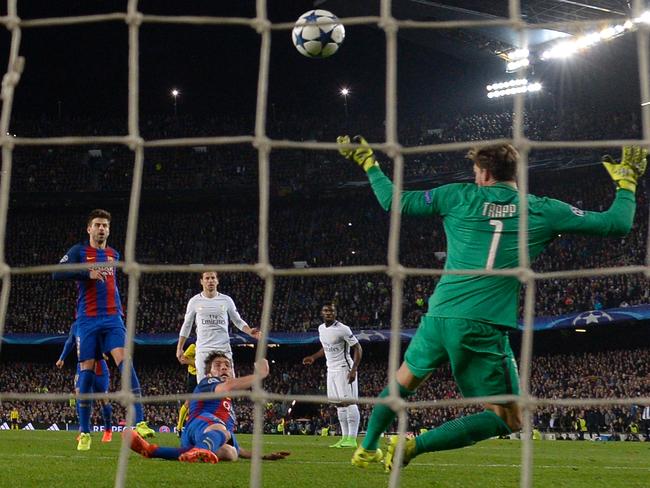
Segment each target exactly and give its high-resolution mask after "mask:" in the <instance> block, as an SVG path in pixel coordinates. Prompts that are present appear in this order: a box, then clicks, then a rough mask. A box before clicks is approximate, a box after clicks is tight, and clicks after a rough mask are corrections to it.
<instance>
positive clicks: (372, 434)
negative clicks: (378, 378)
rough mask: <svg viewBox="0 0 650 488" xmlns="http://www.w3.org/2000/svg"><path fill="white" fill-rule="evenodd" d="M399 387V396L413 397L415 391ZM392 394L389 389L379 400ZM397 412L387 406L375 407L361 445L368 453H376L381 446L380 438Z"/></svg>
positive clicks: (382, 393)
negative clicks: (378, 446) (379, 445)
mask: <svg viewBox="0 0 650 488" xmlns="http://www.w3.org/2000/svg"><path fill="white" fill-rule="evenodd" d="M397 386H398V387H399V396H400V397H402V398H407V397H410V396H411V395H413V393H415V392H413V391H411V390H409V389H407V388H404V387H403V386H402V385H400V384H398V385H397ZM389 394H390V392H389V391H388V387H386V388H384V390H383V391H382V392H381V393H380V394H379V398H385V397H387V396H388V395H389ZM395 415H396V414H395V412H394V411H393V410H391V408H390V407H387V406H386V405H375V408H373V409H372V413H371V414H370V420H369V421H368V431H367V432H366V437H365V438H364V439H363V442H362V443H361V445H362V446H363V448H364V449H365V450H367V451H374V450H375V449H377V445H378V444H379V437H381V435H382V434H383V433H384V432H385V431H386V429H387V428H388V426H389V425H390V424H391V423H392V422H393V420H395Z"/></svg>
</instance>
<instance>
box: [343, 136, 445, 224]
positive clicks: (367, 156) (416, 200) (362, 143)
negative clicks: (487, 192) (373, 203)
mask: <svg viewBox="0 0 650 488" xmlns="http://www.w3.org/2000/svg"><path fill="white" fill-rule="evenodd" d="M336 142H337V143H338V144H339V153H340V154H341V155H342V156H343V157H345V158H346V159H349V160H350V161H354V162H355V163H356V164H358V165H359V167H361V168H362V169H363V170H364V171H365V172H366V174H367V175H368V179H369V180H370V185H371V186H372V190H373V192H374V193H375V196H376V197H377V200H378V201H379V204H380V205H381V206H382V208H383V209H384V210H390V207H391V204H392V201H393V182H392V181H391V180H390V178H388V177H387V176H386V175H385V174H384V172H383V171H382V170H381V168H380V167H379V163H378V162H377V160H376V158H375V154H374V151H373V150H372V148H371V147H370V145H369V144H368V142H367V141H366V140H365V139H364V138H363V137H362V136H355V137H354V138H353V139H352V140H350V137H349V136H347V135H346V136H339V137H337V139H336ZM456 186H458V185H456V184H452V185H444V186H441V187H439V188H436V189H432V190H427V191H403V192H402V195H401V210H402V213H404V214H409V215H434V214H443V213H444V210H445V208H446V206H447V205H449V204H450V203H452V201H454V200H453V199H454V196H453V195H454V192H453V188H454V187H456ZM449 190H452V191H451V192H450V191H449ZM450 198H451V199H452V200H450Z"/></svg>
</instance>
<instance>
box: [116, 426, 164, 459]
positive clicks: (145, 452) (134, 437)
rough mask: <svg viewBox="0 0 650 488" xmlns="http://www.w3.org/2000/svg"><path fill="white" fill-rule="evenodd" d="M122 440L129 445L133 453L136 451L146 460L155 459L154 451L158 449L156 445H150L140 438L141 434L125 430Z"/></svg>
mask: <svg viewBox="0 0 650 488" xmlns="http://www.w3.org/2000/svg"><path fill="white" fill-rule="evenodd" d="M122 438H123V439H124V441H125V442H128V443H129V447H130V448H131V450H132V451H135V452H137V453H138V454H140V455H141V456H144V457H146V458H150V457H153V454H154V451H155V450H156V448H157V447H158V446H157V445H156V444H149V443H148V442H147V441H145V440H144V439H143V438H142V437H141V436H140V434H138V433H137V432H136V431H134V430H132V429H124V431H123V432H122Z"/></svg>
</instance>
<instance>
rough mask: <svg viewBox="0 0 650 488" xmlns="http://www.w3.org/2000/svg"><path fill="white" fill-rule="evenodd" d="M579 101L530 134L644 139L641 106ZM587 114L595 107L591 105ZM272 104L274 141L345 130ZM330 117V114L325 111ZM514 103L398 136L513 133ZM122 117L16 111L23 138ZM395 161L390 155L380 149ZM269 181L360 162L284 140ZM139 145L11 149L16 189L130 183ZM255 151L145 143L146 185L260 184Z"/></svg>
mask: <svg viewBox="0 0 650 488" xmlns="http://www.w3.org/2000/svg"><path fill="white" fill-rule="evenodd" d="M583 113H584V111H583V110H579V109H578V110H570V109H567V110H560V111H558V110H553V109H545V108H537V109H535V110H534V111H530V112H527V113H526V115H525V119H524V122H525V124H524V129H525V134H526V136H527V137H529V138H530V139H532V140H547V141H554V140H598V139H600V140H603V139H635V138H640V136H641V133H640V122H639V115H638V114H637V113H635V112H622V111H612V112H608V113H606V114H602V116H600V117H594V116H590V117H584V116H582V114H583ZM590 113H591V112H590ZM323 116H324V115H323V114H313V115H310V114H309V113H297V112H287V113H275V114H274V117H271V118H269V126H268V129H267V131H268V136H269V137H271V138H273V139H277V140H285V139H288V140H293V141H315V140H317V141H322V142H331V141H334V140H335V138H336V136H337V135H340V133H342V132H345V130H344V128H343V126H342V125H341V121H340V120H339V119H338V117H336V116H335V115H334V114H332V119H331V120H324V119H323ZM325 116H326V115H325ZM253 124H254V122H253V119H252V117H245V116H241V117H223V116H219V117H212V118H210V117H207V118H206V117H201V118H195V117H191V116H180V117H158V118H151V119H149V120H145V121H144V123H143V124H142V127H141V132H142V136H143V137H144V138H145V139H163V138H180V137H205V136H235V135H250V134H252V133H253ZM512 124H513V116H512V113H510V112H494V111H493V112H484V113H472V114H463V113H459V114H453V115H452V114H438V113H436V114H435V115H433V114H428V115H420V116H415V117H414V116H408V117H406V116H405V117H404V119H403V120H400V123H399V125H398V130H399V133H398V136H399V141H400V143H401V144H402V145H403V146H405V147H412V146H420V145H428V144H437V143H446V142H459V141H474V140H486V139H497V138H506V137H511V136H512ZM123 127H124V121H123V120H114V119H111V118H106V119H103V120H101V121H94V120H93V121H91V120H88V119H83V118H77V119H66V120H58V119H57V120H47V119H39V120H37V121H34V120H14V121H12V128H11V130H12V133H15V134H17V135H20V136H25V137H46V136H47V137H54V136H62V135H72V134H74V135H86V136H96V135H116V134H122V133H123V132H124V128H123ZM345 127H354V128H355V132H356V133H361V134H364V135H366V136H367V138H368V140H370V141H382V140H384V139H385V129H384V125H383V124H378V123H377V121H376V120H375V119H374V118H370V117H368V116H366V115H364V114H359V115H355V116H353V117H352V119H351V120H350V121H348V122H347V124H345ZM599 156H600V154H599V153H594V151H593V150H571V151H567V150H563V151H552V150H544V151H533V152H532V153H531V155H530V164H531V165H533V166H535V165H537V164H541V163H545V162H548V161H549V160H550V161H555V162H557V163H558V164H559V163H567V162H575V161H593V160H594V159H595V160H597V159H598V158H599ZM382 159H383V162H384V165H385V167H386V169H388V170H390V169H391V163H390V160H389V159H388V158H382ZM270 162H271V172H270V175H271V190H272V192H273V193H275V194H286V193H293V192H296V191H299V190H300V191H310V189H311V190H312V191H318V190H319V187H320V184H321V182H322V181H328V182H332V184H334V185H338V184H343V183H346V182H349V181H354V180H360V179H361V176H360V175H359V173H358V172H357V171H355V168H352V167H350V166H349V165H346V164H342V163H341V161H340V159H339V158H338V156H337V155H336V154H333V153H331V152H322V151H307V150H297V149H278V150H274V151H273V152H272V153H271V158H270ZM467 168H468V165H467V162H466V161H465V160H464V158H463V153H458V152H452V153H447V152H445V153H431V154H420V155H414V156H409V157H407V158H405V176H406V178H407V179H408V178H411V179H421V178H432V177H438V176H440V175H447V174H450V173H454V172H457V171H463V170H465V171H466V170H467ZM132 175H133V154H132V152H131V151H130V150H129V149H128V148H127V147H126V146H118V145H98V146H97V147H92V146H90V149H88V148H87V147H85V146H84V147H81V148H80V147H38V146H35V147H20V148H18V149H16V150H15V152H14V170H13V174H12V191H16V192H63V191H65V192H71V191H126V190H129V189H130V187H131V178H132ZM257 180H258V159H257V151H256V149H255V148H254V147H253V146H252V145H251V144H231V145H219V146H209V145H208V146H204V145H196V146H184V147H177V148H172V147H170V148H164V149H156V148H152V149H148V150H147V151H146V153H145V163H144V173H143V189H144V190H145V191H147V190H181V189H182V190H195V191H196V190H214V189H220V190H221V191H239V190H240V189H241V187H246V186H247V187H256V186H257V184H258V183H257Z"/></svg>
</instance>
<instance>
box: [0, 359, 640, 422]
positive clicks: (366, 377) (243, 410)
mask: <svg viewBox="0 0 650 488" xmlns="http://www.w3.org/2000/svg"><path fill="white" fill-rule="evenodd" d="M170 354H173V353H172V352H170ZM136 359H137V358H136ZM145 359H146V358H145ZM235 360H236V368H237V372H238V374H239V375H243V374H247V373H249V372H250V365H248V364H244V362H242V361H237V352H236V353H235ZM271 366H272V367H271V375H270V376H269V377H268V378H267V379H266V380H265V381H264V388H265V389H266V390H267V391H269V392H273V393H279V394H282V395H291V394H321V395H324V394H325V386H326V371H325V367H324V362H323V361H321V362H319V363H316V364H315V365H313V366H312V367H310V368H305V367H304V366H302V364H301V362H300V360H299V357H298V356H296V358H295V359H293V360H288V359H286V358H285V359H282V360H275V361H273V364H272V365H271ZM111 370H112V381H111V391H114V390H115V389H116V388H118V387H119V383H118V381H116V375H115V368H111ZM73 374H74V372H73V370H72V368H71V367H66V368H64V369H63V370H58V369H56V368H55V367H54V365H53V364H52V365H46V364H42V363H27V362H21V363H8V362H4V363H0V391H5V392H7V391H11V392H51V393H53V392H72V391H73V384H72V381H73ZM138 374H139V376H140V378H141V381H142V386H143V393H144V394H145V395H167V394H176V393H184V391H185V390H184V388H185V386H184V385H185V376H184V370H183V368H182V367H181V366H180V365H175V364H174V363H170V364H138ZM386 381H387V371H386V361H385V358H381V359H380V358H378V357H377V356H375V357H373V355H370V354H368V355H366V356H365V358H364V361H363V362H362V366H361V368H360V372H359V394H360V396H364V397H375V396H376V395H377V394H378V393H379V392H380V391H381V390H382V389H383V387H384V385H385V384H386ZM531 387H532V388H531V391H532V394H533V395H535V396H537V397H539V398H549V399H560V398H573V399H580V398H636V397H648V396H650V349H636V350H613V351H608V352H600V353H581V354H572V355H567V354H554V355H542V356H537V357H535V358H534V359H533V365H532V377H531ZM458 397H459V395H458V392H457V390H456V386H455V383H454V381H453V379H452V377H451V372H450V371H449V369H448V368H442V369H440V370H438V371H436V372H434V374H433V375H432V377H431V378H430V379H429V380H428V381H427V382H426V383H425V384H424V385H423V386H421V387H420V389H419V390H418V392H417V394H416V395H415V396H414V397H413V401H418V400H432V399H438V400H444V399H451V398H458ZM13 404H16V405H17V406H18V409H19V411H20V412H21V419H23V421H25V422H26V421H32V422H38V423H41V424H48V423H54V422H59V423H65V422H69V423H75V422H76V420H75V419H76V414H75V410H74V407H73V406H72V405H71V404H70V402H63V403H60V402H58V403H57V402H49V403H46V402H38V401H30V402H22V401H21V402H11V405H13ZM9 406H10V405H9V403H7V404H6V405H3V406H2V408H0V417H2V416H4V417H5V418H6V417H7V416H8V413H9V410H10V408H9ZM289 406H291V403H290V401H286V402H284V403H272V402H270V403H268V404H266V413H265V430H266V431H267V432H273V431H274V430H275V429H276V427H277V423H278V422H279V421H280V419H281V418H283V417H284V418H286V419H287V421H289V420H290V419H292V418H293V419H294V420H296V419H295V415H294V417H292V416H291V415H289V414H288V408H289ZM299 408H300V405H298V406H294V410H297V409H299ZM145 410H146V416H147V418H148V419H149V421H150V422H151V423H153V424H156V425H159V426H160V425H167V426H173V425H175V422H176V418H177V411H178V404H177V403H176V402H173V403H166V404H165V403H162V404H161V403H150V404H146V405H145ZM474 410H475V407H471V406H470V407H463V408H456V407H454V408H427V409H418V410H416V409H410V410H409V426H410V428H411V429H412V430H415V431H417V430H419V429H420V428H431V427H434V426H437V425H440V424H441V423H443V422H445V421H447V420H450V419H452V418H455V417H458V416H459V415H460V414H466V413H470V412H473V411H474ZM642 410H643V407H642V406H641V405H628V406H623V405H619V406H609V407H589V408H587V407H585V408H579V407H576V408H565V407H557V406H545V407H540V408H538V409H537V410H536V411H535V414H534V425H535V427H536V428H538V429H540V430H543V431H549V432H552V431H557V432H559V431H562V432H569V431H573V430H575V423H576V421H577V419H578V417H583V418H585V417H586V418H587V420H588V428H589V429H590V432H600V433H607V432H619V433H622V432H626V431H627V429H628V427H629V425H630V424H631V423H632V422H636V423H637V424H639V425H642V426H643V427H647V428H650V423H649V424H648V425H647V426H646V425H645V424H644V423H643V422H641V411H642ZM236 411H237V415H238V419H239V429H240V431H243V432H250V430H251V429H252V425H251V422H252V404H251V403H250V402H249V401H248V400H246V399H241V400H238V401H237V407H236ZM361 411H362V427H363V426H365V422H367V419H368V415H369V413H370V406H368V405H363V406H361ZM113 412H114V419H115V421H116V423H117V422H119V421H120V420H123V419H124V410H123V408H122V407H121V406H120V405H115V406H114V410H113ZM96 413H97V418H96V423H97V424H100V423H101V421H100V417H99V412H96ZM299 415H300V418H301V419H303V420H302V421H301V422H302V423H301V424H297V423H296V424H295V428H304V427H305V425H306V424H305V421H308V422H309V429H310V432H312V433H314V432H316V430H317V429H319V428H322V427H323V426H327V425H329V424H330V423H332V424H334V423H335V410H334V409H333V408H332V407H331V406H327V405H321V406H309V407H308V408H306V409H304V408H303V409H302V411H301V412H300V414H299Z"/></svg>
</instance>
